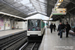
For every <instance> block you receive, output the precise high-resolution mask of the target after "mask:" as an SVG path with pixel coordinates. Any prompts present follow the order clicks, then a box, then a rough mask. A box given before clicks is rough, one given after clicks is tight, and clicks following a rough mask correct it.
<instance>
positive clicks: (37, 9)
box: [0, 0, 75, 20]
mask: <svg viewBox="0 0 75 50" xmlns="http://www.w3.org/2000/svg"><path fill="white" fill-rule="evenodd" d="M56 2H57V0H0V12H5V13H9V14H12V15H16V16H20V17H23V18H26V17H29V16H32V15H35V14H38V13H39V14H42V15H45V16H48V17H49V16H50V14H51V12H52V8H54V6H55V4H56ZM74 3H75V0H71V1H70V0H64V1H63V3H62V4H61V5H60V6H59V8H67V10H68V11H69V12H70V11H71V12H72V13H73V9H72V8H73V7H75V4H74ZM69 5H74V6H69ZM71 9H72V10H71ZM59 18H60V15H58V16H56V15H55V16H54V15H53V19H54V20H58V19H59Z"/></svg>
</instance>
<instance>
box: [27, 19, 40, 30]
mask: <svg viewBox="0 0 75 50" xmlns="http://www.w3.org/2000/svg"><path fill="white" fill-rule="evenodd" d="M28 30H29V31H40V30H41V20H28Z"/></svg>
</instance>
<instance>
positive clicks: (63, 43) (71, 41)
mask: <svg viewBox="0 0 75 50" xmlns="http://www.w3.org/2000/svg"><path fill="white" fill-rule="evenodd" d="M57 34H58V32H57V31H55V32H53V33H50V29H47V33H45V35H44V36H43V40H42V43H41V45H40V47H39V50H75V37H74V36H72V35H69V37H68V38H66V33H63V37H62V38H60V36H58V35H57Z"/></svg>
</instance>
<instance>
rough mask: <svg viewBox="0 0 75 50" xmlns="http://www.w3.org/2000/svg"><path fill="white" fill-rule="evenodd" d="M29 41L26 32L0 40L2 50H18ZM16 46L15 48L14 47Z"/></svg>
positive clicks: (0, 49)
mask: <svg viewBox="0 0 75 50" xmlns="http://www.w3.org/2000/svg"><path fill="white" fill-rule="evenodd" d="M26 41H27V36H26V32H21V33H19V34H16V35H11V36H9V37H5V38H3V39H0V50H17V49H18V48H19V47H21V45H23V44H24V43H25V42H26ZM14 46H15V47H14Z"/></svg>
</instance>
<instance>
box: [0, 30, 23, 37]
mask: <svg viewBox="0 0 75 50" xmlns="http://www.w3.org/2000/svg"><path fill="white" fill-rule="evenodd" d="M21 31H24V29H15V30H6V31H1V32H0V37H3V36H7V35H10V34H15V33H17V32H21Z"/></svg>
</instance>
